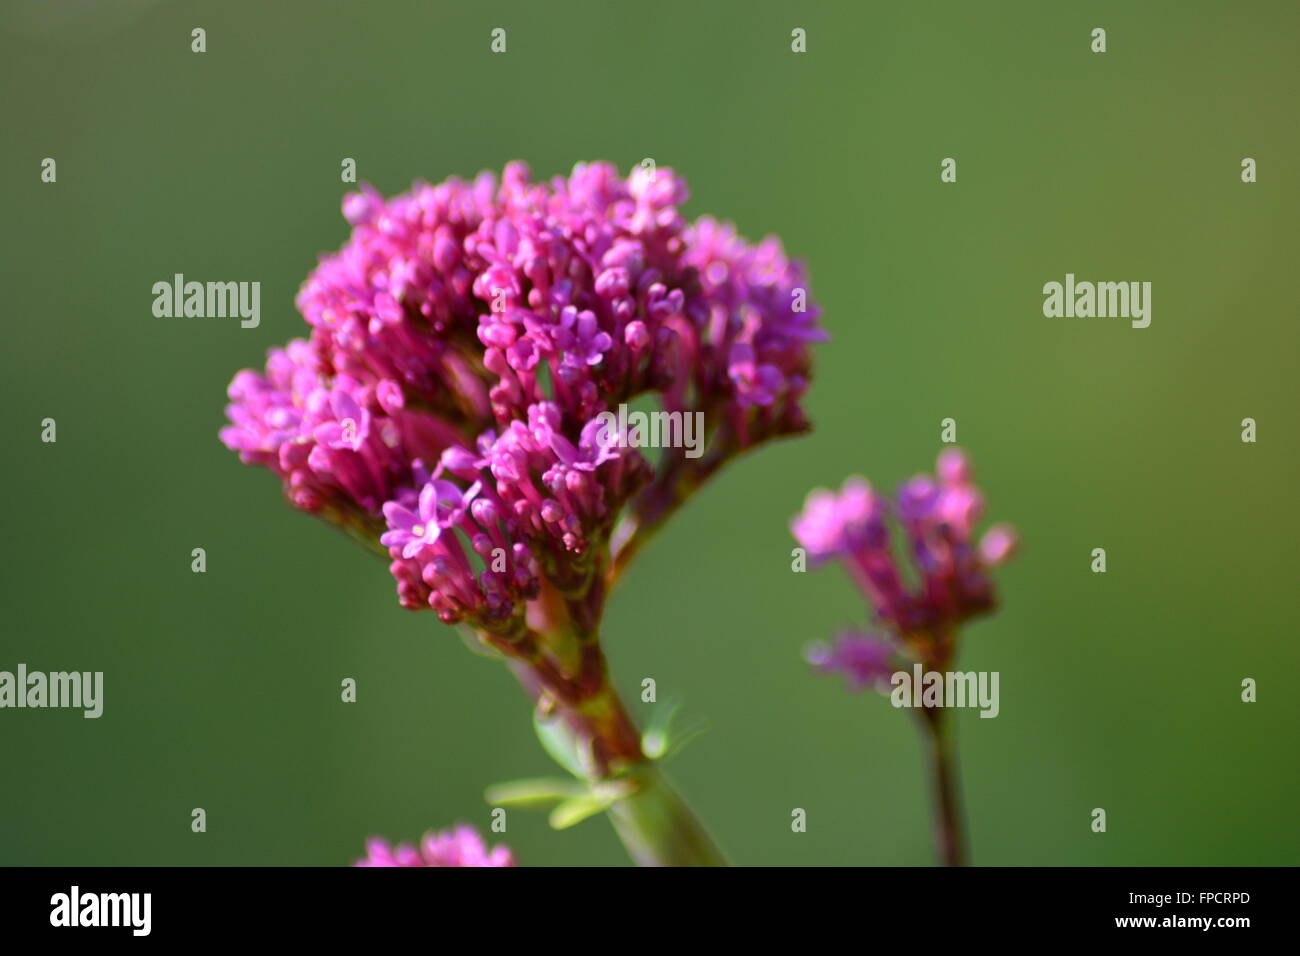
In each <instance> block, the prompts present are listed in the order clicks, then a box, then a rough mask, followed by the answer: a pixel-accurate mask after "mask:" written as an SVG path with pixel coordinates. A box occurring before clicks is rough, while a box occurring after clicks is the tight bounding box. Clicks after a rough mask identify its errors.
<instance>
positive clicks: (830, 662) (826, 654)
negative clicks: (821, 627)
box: [804, 631, 900, 694]
mask: <svg viewBox="0 0 1300 956" xmlns="http://www.w3.org/2000/svg"><path fill="white" fill-rule="evenodd" d="M804 657H805V658H806V659H807V661H808V663H809V664H811V665H812V666H813V667H814V668H815V669H816V670H818V671H821V672H822V673H825V674H842V675H844V680H845V683H846V684H847V685H848V688H849V690H850V691H852V692H853V693H855V694H856V693H858V692H860V691H863V690H865V689H867V688H868V687H870V688H873V689H875V690H882V691H883V690H885V689H886V688H888V686H889V678H890V675H892V674H893V673H894V672H895V671H897V670H898V666H899V661H900V655H899V652H898V648H897V647H896V646H895V645H894V643H893V642H892V641H890V640H889V639H888V638H886V637H883V636H881V635H879V634H868V633H865V632H862V631H841V632H840V633H839V634H837V635H836V636H835V639H834V640H833V641H832V642H831V643H829V644H812V645H809V647H808V649H807V650H806V651H805V652H804Z"/></svg>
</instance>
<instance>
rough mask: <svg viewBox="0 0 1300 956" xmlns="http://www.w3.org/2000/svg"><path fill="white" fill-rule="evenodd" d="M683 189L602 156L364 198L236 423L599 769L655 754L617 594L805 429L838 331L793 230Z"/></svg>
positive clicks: (280, 474) (246, 382)
mask: <svg viewBox="0 0 1300 956" xmlns="http://www.w3.org/2000/svg"><path fill="white" fill-rule="evenodd" d="M686 199H687V188H686V183H685V181H684V180H683V179H682V178H681V177H680V176H678V175H677V174H676V173H675V172H674V171H673V170H671V169H666V168H663V167H659V168H655V169H646V168H637V169H635V170H634V171H633V172H632V173H631V174H630V175H629V176H627V177H626V178H624V177H622V176H620V175H619V174H618V171H617V170H616V169H615V168H614V167H613V166H611V165H609V164H606V163H580V164H578V165H577V166H575V167H574V168H573V171H572V172H571V173H570V174H569V175H568V176H557V177H554V178H553V179H550V180H546V181H542V180H534V179H533V178H532V176H531V174H530V172H529V170H528V167H527V166H525V165H524V164H523V163H511V164H509V165H508V166H506V167H505V170H504V171H503V173H502V174H501V176H500V178H499V179H498V178H497V177H496V176H494V175H492V174H490V173H482V174H480V175H479V176H478V177H476V178H475V179H474V180H473V181H472V182H465V181H462V180H459V179H455V178H453V179H448V180H446V181H445V182H442V183H440V184H438V185H430V184H429V183H425V182H417V183H415V184H414V185H413V186H412V188H411V189H410V191H408V192H406V193H403V194H401V195H398V196H393V197H384V196H382V195H380V194H379V193H378V192H377V191H375V190H374V189H372V188H370V187H369V186H364V187H362V189H361V191H360V192H357V193H354V194H352V195H350V196H348V197H347V198H345V199H344V201H343V214H344V216H345V217H346V219H347V221H348V223H349V224H350V226H351V235H350V236H349V238H348V239H347V241H346V242H345V243H344V244H343V246H342V248H341V249H339V250H338V251H337V252H335V253H332V254H329V255H325V256H323V257H322V258H321V260H320V262H319V264H318V265H317V266H316V268H315V269H314V270H313V271H312V273H311V274H310V275H309V276H308V277H307V279H306V281H305V282H304V283H303V285H302V288H301V290H300V291H299V293H298V297H297V307H298V310H299V311H300V312H301V314H302V316H303V318H304V319H305V320H306V323H307V329H308V337H307V338H305V339H300V340H295V341H293V342H291V343H289V345H288V346H286V347H285V348H284V349H274V350H272V351H271V353H270V355H269V357H268V360H267V363H266V368H265V369H264V370H260V371H252V370H246V371H243V372H240V373H239V374H238V375H236V376H235V378H234V381H233V382H232V383H231V385H230V388H229V398H230V404H229V406H228V407H227V409H226V414H227V417H228V418H229V425H227V427H225V428H224V429H222V432H221V439H222V441H223V442H224V443H225V444H226V445H227V446H228V447H229V448H231V449H232V450H234V451H236V452H238V453H239V455H240V458H241V459H242V460H243V461H244V462H246V463H248V464H252V465H259V466H262V467H265V468H267V469H269V470H270V471H271V472H272V473H273V474H275V475H276V477H277V478H278V479H279V480H280V483H281V485H282V486H283V488H284V492H285V494H286V496H287V497H288V499H289V501H290V502H291V503H292V504H293V505H294V506H295V507H297V508H300V509H302V510H304V511H307V512H310V513H313V514H316V515H318V516H320V517H322V518H324V519H326V520H327V521H330V522H331V523H333V524H335V525H337V526H339V527H340V528H342V529H343V530H345V531H346V532H348V533H349V534H350V535H352V536H353V537H355V538H357V539H358V540H360V541H361V542H362V543H364V544H365V545H367V546H368V547H370V548H371V549H372V550H374V551H376V552H377V553H379V554H382V555H383V556H384V557H385V558H386V560H387V562H388V568H389V572H390V573H391V575H392V577H393V579H394V580H395V581H396V585H397V595H398V600H399V601H400V602H401V604H402V605H403V606H404V607H407V608H410V609H412V610H421V609H429V610H432V611H434V612H435V613H436V614H437V616H438V617H439V618H440V619H441V620H442V621H444V622H446V623H449V624H458V625H464V626H466V628H468V629H469V630H471V631H472V632H473V635H474V636H475V638H476V639H477V640H478V641H479V642H480V643H482V644H485V645H487V646H488V647H490V648H493V649H495V650H496V651H497V652H499V653H500V654H502V655H504V656H505V657H507V658H509V660H510V664H511V666H512V668H513V669H514V670H515V672H516V674H518V675H519V676H520V678H521V680H522V681H523V683H524V684H525V686H526V687H527V688H528V689H529V690H530V692H532V693H533V694H534V695H535V696H536V697H537V698H538V699H539V702H541V703H543V704H544V706H545V708H546V712H547V714H553V713H555V712H557V711H558V713H559V714H560V715H561V716H562V717H565V718H567V719H569V721H570V723H571V724H572V727H571V730H572V732H573V733H574V734H576V735H577V736H578V737H580V738H583V744H582V747H581V748H580V749H581V750H582V753H583V759H584V761H585V762H586V763H587V764H588V765H589V766H590V767H591V770H592V772H593V773H594V774H596V775H597V776H601V777H603V776H606V775H608V774H610V773H612V772H613V771H614V769H615V768H616V767H617V766H624V767H626V766H632V765H637V764H640V763H642V762H644V761H645V759H646V758H645V755H644V754H643V752H642V749H641V746H640V741H639V736H638V735H637V734H636V733H635V730H634V728H633V726H632V724H631V722H630V720H628V718H627V716H626V714H625V713H623V711H622V709H621V706H619V705H617V702H616V699H615V698H614V697H613V693H612V689H611V688H610V686H609V684H608V680H607V677H606V674H605V666H604V658H603V653H602V651H601V649H600V646H599V642H598V640H597V637H598V628H599V624H600V620H601V616H602V611H603V605H604V600H605V597H606V595H607V594H608V593H609V591H610V589H611V587H612V586H613V585H614V584H615V583H616V582H617V581H618V580H619V579H620V578H621V576H622V573H623V571H624V570H625V569H626V568H627V566H628V564H629V563H630V562H631V560H632V558H633V557H634V556H635V555H636V554H637V553H638V551H639V549H640V547H641V546H642V545H643V543H644V542H645V541H646V540H647V539H648V538H649V537H650V536H651V535H652V534H653V533H654V532H655V531H656V530H657V529H658V528H659V527H660V526H661V525H662V524H663V523H664V521H665V520H667V518H668V517H670V516H671V514H672V513H673V512H674V511H675V510H676V509H677V508H678V507H679V506H680V505H681V504H682V503H683V502H684V501H685V500H687V499H688V498H689V497H690V495H691V494H692V493H693V492H694V491H695V490H697V489H698V488H699V487H700V486H701V485H702V484H703V483H704V482H705V481H707V480H708V479H709V478H710V477H711V476H712V475H713V474H715V473H716V472H717V471H718V469H719V468H721V467H722V466H723V465H725V464H726V463H727V462H728V461H730V460H731V459H732V458H734V457H735V456H737V455H738V454H740V453H741V452H744V451H746V450H749V449H752V448H754V447H756V446H758V445H761V444H762V443H764V442H767V441H770V440H774V439H778V438H781V437H784V436H789V435H795V434H798V433H801V432H803V431H805V430H807V429H808V428H809V424H808V421H807V419H806V417H805V416H804V412H803V408H802V404H801V402H802V399H803V396H804V393H805V392H806V390H807V388H808V385H809V381H810V378H811V346H812V344H813V343H816V342H818V341H820V340H822V339H824V338H825V337H826V336H825V333H824V332H823V331H822V329H821V327H820V324H819V316H820V311H819V309H818V307H817V306H816V304H815V303H814V302H813V301H812V298H811V296H810V294H809V290H808V288H807V281H806V279H805V276H804V272H803V269H802V267H801V266H800V265H798V264H797V263H795V262H792V261H791V260H789V259H788V258H787V257H786V255H785V252H784V251H783V249H782V247H781V244H780V242H779V241H778V240H776V239H775V238H767V239H764V240H763V241H761V242H759V243H757V244H753V243H750V242H747V241H746V240H745V239H743V238H741V237H740V236H739V235H738V234H737V232H736V230H735V228H734V227H733V226H731V225H730V224H727V223H722V222H718V221H716V220H714V219H711V218H707V217H706V218H701V219H699V220H697V221H695V222H689V221H687V220H686V219H685V218H684V217H683V216H682V214H681V212H680V211H679V207H680V206H681V204H682V203H684V202H685V201H686ZM634 401H636V403H637V407H638V411H636V412H633V413H632V416H641V420H638V421H637V422H636V423H635V424H634V425H629V426H628V427H626V428H624V427H622V426H620V429H619V431H618V433H617V434H616V435H611V433H610V428H609V424H608V423H609V421H611V420H616V421H619V422H625V421H626V422H630V421H631V419H632V416H629V415H628V407H627V406H628V403H631V402H634ZM641 408H649V409H651V411H640V410H639V409H641ZM655 436H659V437H655ZM614 438H617V439H618V440H617V441H615V440H612V439H614ZM633 439H635V440H633ZM650 447H653V448H655V449H656V450H655V451H654V452H653V453H652V454H646V453H643V451H642V449H644V448H650Z"/></svg>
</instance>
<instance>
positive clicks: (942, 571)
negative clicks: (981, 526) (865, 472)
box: [790, 447, 1016, 639]
mask: <svg viewBox="0 0 1300 956" xmlns="http://www.w3.org/2000/svg"><path fill="white" fill-rule="evenodd" d="M936 470H937V475H936V476H935V477H931V476H929V475H917V476H916V477H915V478H911V479H909V480H908V481H906V482H904V483H903V485H902V487H901V488H899V490H898V494H897V495H896V497H895V498H894V500H893V501H889V500H887V499H885V498H883V497H882V496H880V495H879V494H878V493H876V491H875V490H874V489H872V487H871V486H870V485H869V484H868V483H867V482H866V481H865V480H863V479H861V478H850V479H848V480H847V481H845V483H844V487H843V489H842V490H841V491H839V492H838V493H837V492H834V491H825V490H822V489H818V490H816V491H813V492H811V493H810V494H809V495H808V500H807V502H806V503H805V505H804V510H803V511H802V512H801V513H800V514H799V515H797V516H796V517H795V518H794V520H793V521H792V522H791V526H790V527H791V531H792V532H793V534H794V536H795V539H796V540H797V541H798V542H799V543H800V545H802V546H803V547H804V548H805V549H807V551H808V556H809V557H810V558H812V559H813V560H814V561H826V560H830V559H837V560H839V561H842V562H843V563H844V565H845V566H846V567H847V568H848V570H849V572H850V574H852V576H853V578H854V580H855V581H856V582H857V583H858V585H859V586H860V587H861V588H862V591H863V593H864V595H865V596H866V597H867V599H868V600H869V602H870V604H871V606H872V608H873V609H874V611H875V613H876V615H877V616H878V617H879V618H880V620H881V621H882V623H884V624H885V625H887V626H888V627H889V628H890V629H891V630H892V631H893V632H894V633H895V634H897V635H898V636H899V637H900V638H903V639H912V638H936V639H938V638H945V637H946V636H950V635H951V634H952V633H953V632H954V630H955V629H956V627H957V626H958V625H959V624H961V623H962V622H963V621H965V620H967V619H969V618H971V617H975V616H977V615H980V614H984V613H987V612H988V611H990V610H992V608H993V606H994V594H993V586H992V581H991V579H990V577H989V574H988V572H989V570H990V569H991V568H992V567H994V566H996V565H998V564H1001V563H1002V562H1004V561H1006V560H1007V559H1008V558H1009V557H1011V555H1012V553H1013V552H1014V550H1015V546H1016V535H1015V532H1014V530H1012V529H1011V528H1010V527H1009V526H1007V525H995V526H994V527H992V528H990V529H989V530H988V531H987V532H985V534H984V536H983V538H981V539H980V541H979V543H978V544H977V543H975V541H974V533H975V525H976V523H977V522H978V521H979V518H980V516H981V513H982V511H983V498H982V496H981V495H980V493H979V491H978V490H977V489H976V488H975V486H974V484H973V483H972V474H971V468H970V463H969V460H968V459H967V457H966V454H965V452H963V451H962V450H961V449H959V448H955V447H950V448H946V449H944V451H943V452H942V453H940V455H939V461H938V467H937V469H936ZM891 522H892V523H893V524H895V525H896V526H897V527H898V529H899V530H900V531H901V532H902V538H903V547H904V549H905V552H906V555H907V557H908V559H909V563H910V564H911V567H910V568H909V569H908V572H907V573H904V572H903V571H902V570H901V569H900V567H899V563H898V559H897V556H896V554H895V549H894V543H893V540H892V535H891V532H890V524H891ZM908 581H914V582H915V583H914V584H910V585H909V584H908Z"/></svg>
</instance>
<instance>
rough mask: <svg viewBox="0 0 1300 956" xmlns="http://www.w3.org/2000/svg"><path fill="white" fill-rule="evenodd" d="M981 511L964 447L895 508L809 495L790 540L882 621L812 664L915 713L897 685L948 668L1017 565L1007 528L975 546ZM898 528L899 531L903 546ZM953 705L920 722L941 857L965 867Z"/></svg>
mask: <svg viewBox="0 0 1300 956" xmlns="http://www.w3.org/2000/svg"><path fill="white" fill-rule="evenodd" d="M983 509H984V499H983V496H982V495H981V494H980V492H979V490H978V489H977V488H976V487H975V484H974V477H973V474H972V471H971V465H970V460H969V459H968V458H967V457H966V454H965V452H963V451H962V450H961V449H959V448H955V447H949V448H945V449H944V450H943V451H942V452H941V453H940V454H939V459H938V463H937V466H936V468H935V474H934V475H933V476H931V475H917V476H916V477H914V478H911V479H909V480H908V481H906V482H904V483H903V485H902V487H900V488H899V489H898V493H897V494H896V495H895V496H894V497H893V499H889V498H887V497H885V496H884V495H881V494H879V493H878V492H877V491H876V490H875V489H874V488H872V487H871V485H870V484H869V483H868V482H867V481H866V480H865V479H863V478H857V477H855V478H849V479H848V480H847V481H845V482H844V485H843V487H842V488H841V489H840V491H838V492H835V491H827V490H824V489H817V490H815V491H813V492H810V493H809V495H808V497H807V500H806V501H805V503H804V508H803V511H802V512H800V513H799V514H798V515H796V516H795V517H794V519H793V520H792V521H791V524H790V530H791V532H792V533H793V534H794V537H795V539H796V540H797V541H798V542H799V544H800V545H801V546H803V548H804V549H805V550H806V551H807V553H808V557H809V558H810V559H811V560H812V561H813V562H815V563H824V562H828V561H839V562H841V563H842V564H843V565H844V566H845V567H846V568H847V569H848V571H849V574H850V575H851V576H852V577H853V580H854V581H855V582H856V583H857V585H858V587H859V588H860V589H861V591H862V594H863V596H864V597H865V599H866V602H867V605H868V607H869V608H870V610H871V612H872V616H873V618H874V620H873V621H872V624H873V627H872V630H870V631H847V632H844V633H841V634H839V635H837V637H836V638H835V640H834V641H833V642H832V643H830V644H822V643H816V644H812V645H810V646H809V647H808V648H807V650H806V651H805V654H804V656H805V658H806V659H807V660H808V662H809V663H810V664H811V665H812V666H813V667H814V669H816V670H817V671H819V672H821V673H834V674H840V675H842V676H843V677H844V679H845V681H846V683H847V684H848V686H849V689H850V690H853V691H861V690H864V689H866V688H868V687H869V688H872V689H874V690H877V691H880V692H882V693H890V687H891V686H894V688H895V691H894V692H892V693H891V697H892V698H893V699H894V702H895V704H898V702H899V700H900V699H902V700H903V701H904V703H905V704H907V705H908V706H910V703H909V702H908V700H907V698H906V696H904V697H903V698H900V697H899V696H898V694H897V691H898V689H899V688H901V687H903V686H904V683H903V681H902V680H899V678H900V677H901V678H907V677H909V676H910V675H909V674H908V673H907V669H911V668H917V669H919V670H920V671H922V672H925V673H927V674H929V675H939V674H940V672H943V671H946V670H948V668H949V667H951V666H952V664H953V662H954V661H955V659H956V655H957V650H958V630H959V628H960V626H961V625H962V624H963V623H965V622H966V621H968V620H970V619H971V618H974V617H977V616H979V615H983V614H987V613H989V612H990V611H992V610H993V609H994V607H995V605H996V596H995V593H994V589H993V580H992V576H991V575H990V573H989V572H990V571H991V570H992V569H993V568H994V567H996V566H997V565H1000V564H1002V563H1003V562H1004V561H1006V560H1007V559H1008V558H1010V557H1011V556H1012V554H1013V553H1014V551H1015V549H1016V544H1017V536H1016V532H1015V531H1014V530H1013V529H1012V528H1011V527H1010V526H1009V525H994V526H993V527H991V528H989V529H988V530H987V531H986V532H985V533H984V535H983V536H982V537H981V538H979V540H978V541H976V538H975V526H976V525H977V524H978V523H979V520H980V518H981V516H982V513H983ZM893 529H897V530H898V531H900V532H901V539H902V540H901V541H900V542H899V543H898V544H897V545H896V544H895V542H894V530H893ZM896 682H897V683H896ZM937 683H938V684H939V685H941V684H942V679H941V678H940V679H939V680H938V681H937ZM943 707H944V705H943V704H931V703H924V701H923V703H922V706H921V708H920V709H919V710H918V716H919V717H920V718H921V719H922V721H923V724H924V726H925V728H926V733H927V735H928V738H929V740H930V742H931V746H932V759H931V765H932V767H933V770H934V776H935V785H934V789H935V802H936V807H937V831H938V834H939V845H940V850H941V853H942V857H943V859H944V861H945V862H947V863H949V864H958V863H961V862H962V860H963V847H962V837H961V821H960V817H961V813H960V810H959V804H958V798H957V783H956V767H955V757H954V752H953V745H952V741H951V736H950V733H951V731H950V727H951V722H950V721H949V720H947V719H946V717H945V716H944V715H945V711H944V709H943ZM995 713H996V712H995Z"/></svg>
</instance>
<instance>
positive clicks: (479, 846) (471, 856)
mask: <svg viewBox="0 0 1300 956" xmlns="http://www.w3.org/2000/svg"><path fill="white" fill-rule="evenodd" d="M354 865H355V866H514V865H515V858H514V856H513V854H511V852H510V848H509V847H507V846H504V845H498V846H494V847H493V848H492V849H490V850H489V849H488V847H487V844H486V843H484V842H483V838H482V837H481V836H479V835H478V832H477V831H476V830H475V829H474V828H473V827H471V826H467V825H466V824H460V825H459V826H456V827H453V828H452V829H450V830H442V831H438V832H431V833H426V834H425V836H424V839H423V840H421V841H420V845H419V846H418V847H416V846H412V845H411V844H409V843H399V844H398V845H397V846H390V845H389V844H388V842H387V841H386V840H381V839H379V838H378V837H372V838H371V839H369V840H367V841H366V858H365V859H364V860H357V862H356V863H355V864H354Z"/></svg>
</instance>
